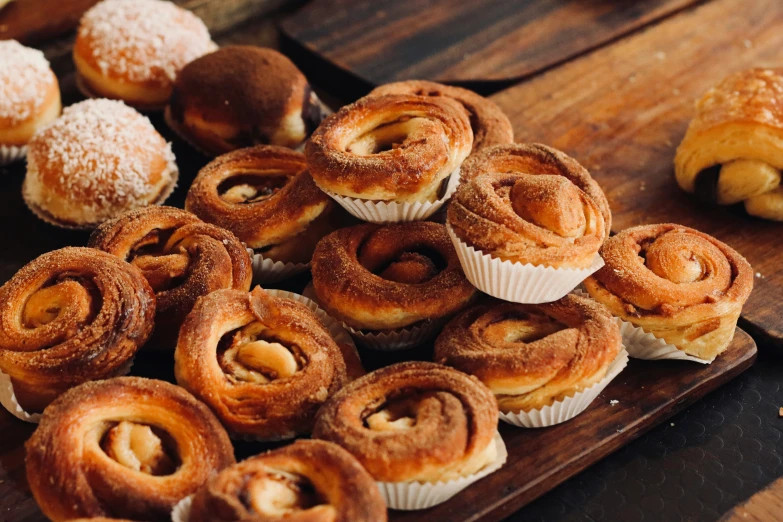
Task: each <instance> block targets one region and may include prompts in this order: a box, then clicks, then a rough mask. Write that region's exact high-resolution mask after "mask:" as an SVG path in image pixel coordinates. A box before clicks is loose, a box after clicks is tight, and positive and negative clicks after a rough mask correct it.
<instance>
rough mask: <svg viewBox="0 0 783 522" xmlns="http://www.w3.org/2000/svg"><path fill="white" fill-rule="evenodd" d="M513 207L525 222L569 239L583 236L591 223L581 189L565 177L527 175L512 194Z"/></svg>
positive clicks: (516, 185) (516, 183) (517, 184)
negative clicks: (584, 205)
mask: <svg viewBox="0 0 783 522" xmlns="http://www.w3.org/2000/svg"><path fill="white" fill-rule="evenodd" d="M509 199H510V200H511V207H512V208H513V210H514V212H515V213H516V214H517V215H518V216H519V217H521V218H522V219H524V220H525V221H527V222H529V223H532V224H534V225H537V226H539V227H541V228H545V229H547V230H550V231H552V232H554V233H555V234H557V235H559V236H562V237H565V238H576V237H580V236H583V235H584V234H585V230H586V228H587V224H588V223H587V219H586V218H585V213H584V210H583V209H582V203H581V195H580V191H579V189H578V188H577V187H576V186H575V185H574V184H573V183H571V182H570V181H569V180H568V179H566V178H565V177H563V176H554V175H548V174H538V175H531V174H524V175H521V176H519V177H518V178H517V180H516V181H515V182H514V185H513V186H512V187H511V189H510V192H509Z"/></svg>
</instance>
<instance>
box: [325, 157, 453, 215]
mask: <svg viewBox="0 0 783 522" xmlns="http://www.w3.org/2000/svg"><path fill="white" fill-rule="evenodd" d="M458 185H459V169H457V170H455V171H454V172H453V173H452V174H451V176H449V181H448V184H447V185H446V193H445V194H444V195H443V196H442V197H441V198H440V199H437V200H435V201H413V202H408V201H405V202H397V201H372V200H369V199H358V198H350V197H347V196H341V195H339V194H335V193H334V192H331V191H329V190H327V189H325V188H324V187H320V185H319V187H320V188H321V190H323V191H324V192H325V193H326V194H327V195H328V196H329V197H331V198H332V199H333V200H335V201H336V202H337V203H338V204H339V205H340V206H341V207H343V208H344V209H345V210H347V211H348V212H349V213H350V214H351V215H352V216H354V217H356V218H359V219H361V220H362V221H369V222H370V223H398V222H401V221H421V220H423V219H427V218H428V217H430V216H431V215H433V214H434V213H435V212H437V211H438V209H439V208H440V207H442V206H443V204H444V203H446V202H447V201H448V200H449V199H451V196H452V195H453V194H454V191H455V190H457V186H458Z"/></svg>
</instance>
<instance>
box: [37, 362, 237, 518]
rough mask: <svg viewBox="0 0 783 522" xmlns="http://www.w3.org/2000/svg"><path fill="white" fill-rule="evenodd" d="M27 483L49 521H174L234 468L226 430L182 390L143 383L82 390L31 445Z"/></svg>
mask: <svg viewBox="0 0 783 522" xmlns="http://www.w3.org/2000/svg"><path fill="white" fill-rule="evenodd" d="M25 449H26V450H27V458H26V467H27V480H28V482H29V483H30V489H31V491H32V493H33V496H34V497H35V500H36V501H37V502H38V505H39V506H40V508H41V511H43V512H44V514H45V515H46V516H47V517H49V518H50V519H51V520H55V521H60V520H72V519H74V518H79V517H109V518H112V517H128V518H131V519H134V520H149V521H165V520H169V516H170V512H171V508H172V507H173V506H174V504H176V503H177V502H178V501H179V500H180V499H182V498H184V497H186V496H188V495H190V494H193V493H195V492H196V490H198V489H199V488H200V487H201V486H202V485H203V484H204V483H205V482H206V481H207V480H208V479H209V478H210V477H211V476H212V475H214V474H215V473H217V472H218V471H220V470H221V469H223V468H225V467H227V466H230V465H231V464H233V463H234V451H233V448H232V447H231V442H230V441H229V439H228V436H227V435H226V432H225V430H223V427H222V426H221V425H220V423H219V422H218V420H217V419H216V418H215V416H214V415H212V413H211V412H210V411H209V408H207V407H206V406H205V405H203V404H201V403H200V402H198V401H197V400H195V399H194V398H193V397H192V396H191V395H190V394H188V393H187V392H186V391H185V390H183V389H182V388H180V387H178V386H174V385H172V384H169V383H167V382H163V381H157V380H153V379H142V378H140V377H118V378H115V379H109V380H106V381H96V382H90V383H86V384H82V385H81V386H78V387H76V388H74V389H72V390H69V391H68V392H67V393H65V394H63V395H62V396H60V397H59V398H58V399H57V400H56V401H54V402H53V403H52V404H51V405H50V406H49V407H48V408H47V409H46V411H45V412H44V414H43V418H42V419H41V424H40V425H39V426H38V429H37V430H36V431H35V433H33V436H32V437H31V438H30V439H29V440H28V441H27V443H26V444H25Z"/></svg>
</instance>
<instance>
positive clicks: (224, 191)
mask: <svg viewBox="0 0 783 522" xmlns="http://www.w3.org/2000/svg"><path fill="white" fill-rule="evenodd" d="M290 179H291V177H290V176H286V175H285V174H284V173H281V172H257V173H251V172H242V173H240V174H237V175H234V176H230V177H229V178H228V179H226V180H225V181H223V182H222V183H221V184H220V185H219V186H218V189H217V191H218V194H219V195H220V197H221V199H223V201H225V202H227V203H232V204H246V203H255V202H257V201H263V200H265V199H269V198H270V197H272V196H273V195H275V194H276V193H277V192H278V191H279V190H280V189H282V188H283V187H285V186H286V184H287V183H288V182H289V181H290Z"/></svg>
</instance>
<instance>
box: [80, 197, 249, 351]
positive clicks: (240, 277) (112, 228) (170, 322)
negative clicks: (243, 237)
mask: <svg viewBox="0 0 783 522" xmlns="http://www.w3.org/2000/svg"><path fill="white" fill-rule="evenodd" d="M89 244H90V246H92V247H94V248H97V249H100V250H103V251H105V252H109V253H110V254H114V255H115V256H117V257H119V258H121V259H124V260H126V261H128V262H129V263H131V264H132V265H134V266H136V267H138V268H139V269H140V270H141V272H142V273H143V274H144V276H145V277H146V278H147V281H149V283H150V286H152V289H153V290H154V291H155V297H156V301H157V314H156V318H155V336H156V339H157V340H158V341H159V342H161V343H163V344H165V345H166V346H165V347H166V348H169V349H173V348H174V346H175V343H176V338H177V333H178V332H179V327H180V325H181V324H182V321H184V319H185V316H186V315H187V314H188V313H189V312H190V310H191V309H192V308H193V305H194V304H195V303H196V299H198V298H199V297H201V296H202V295H207V294H209V293H210V292H214V291H215V290H219V289H222V288H233V289H237V290H244V291H247V290H249V289H250V282H251V279H252V275H253V273H252V266H251V265H252V263H251V260H250V255H249V254H248V253H247V250H246V249H245V247H244V245H242V243H241V242H240V241H239V239H237V237H236V236H235V235H234V234H232V233H231V232H229V231H228V230H225V229H222V228H220V227H217V226H215V225H210V224H209V223H204V222H203V221H201V220H200V219H198V218H197V217H196V216H195V215H193V214H191V213H190V212H186V211H184V210H180V209H177V208H172V207H163V206H161V207H148V208H145V209H138V210H134V211H131V212H126V213H125V214H122V215H120V216H118V217H117V218H115V219H112V220H111V221H107V222H106V223H104V224H103V225H101V226H100V227H99V228H98V229H96V230H95V231H94V232H93V234H92V236H91V237H90V242H89Z"/></svg>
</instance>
